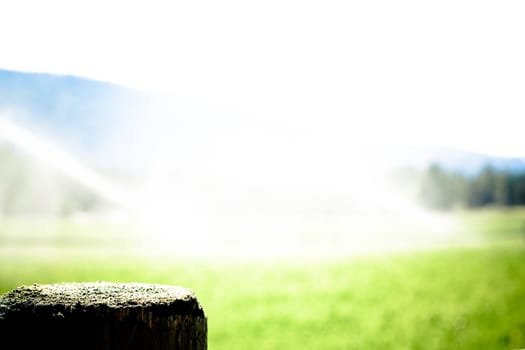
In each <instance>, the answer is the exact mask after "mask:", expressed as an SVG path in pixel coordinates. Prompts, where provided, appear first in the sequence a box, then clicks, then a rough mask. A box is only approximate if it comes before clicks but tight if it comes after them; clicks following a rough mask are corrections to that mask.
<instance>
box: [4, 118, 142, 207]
mask: <svg viewBox="0 0 525 350" xmlns="http://www.w3.org/2000/svg"><path fill="white" fill-rule="evenodd" d="M0 140H4V141H6V142H8V143H10V144H12V145H13V146H15V147H17V148H18V149H20V150H22V151H23V152H25V153H26V154H29V155H30V156H32V157H34V158H36V159H39V160H44V161H45V162H46V163H47V164H48V165H50V166H52V167H53V168H55V169H56V170H57V171H59V172H60V173H61V174H63V175H65V176H67V177H69V178H70V179H72V180H74V181H76V182H78V183H80V184H82V185H83V186H85V187H87V188H88V189H90V190H91V191H93V192H94V193H96V194H98V195H100V196H101V197H103V198H105V199H107V200H109V201H110V202H112V203H114V204H116V205H118V206H119V207H121V208H124V209H126V210H130V211H133V212H136V211H137V210H138V209H139V206H138V203H137V200H136V199H135V198H133V197H132V196H130V195H129V194H128V192H127V191H124V190H123V189H122V188H120V187H119V186H117V185H116V184H114V183H112V182H111V181H109V180H108V179H106V178H105V177H103V176H101V175H100V174H98V173H97V172H95V171H94V170H92V169H91V168H89V167H88V166H86V165H84V164H83V163H82V162H80V161H78V160H77V159H75V158H74V157H73V156H71V155H69V154H68V153H66V152H65V151H63V150H62V149H61V148H60V147H59V146H57V145H55V144H54V143H52V142H51V141H49V140H46V139H44V138H43V137H40V136H37V135H36V134H34V133H32V132H31V131H29V130H27V129H26V128H24V127H22V126H19V125H17V124H16V123H14V122H12V121H11V120H9V119H8V118H6V117H3V116H0Z"/></svg>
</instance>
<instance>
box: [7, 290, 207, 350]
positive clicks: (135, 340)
mask: <svg viewBox="0 0 525 350" xmlns="http://www.w3.org/2000/svg"><path fill="white" fill-rule="evenodd" d="M206 333H207V326H206V316H205V314H204V311H203V309H202V307H201V305H200V304H199V302H198V300H197V298H196V296H195V294H194V293H193V291H191V290H190V289H187V288H183V287H177V286H167V285H159V284H143V283H109V282H93V283H58V284H47V285H37V284H34V285H31V286H21V287H18V288H16V289H14V290H12V291H10V292H8V293H6V294H4V295H2V296H0V337H2V338H8V340H9V339H11V340H12V341H15V342H16V343H18V344H19V345H21V346H22V347H23V348H32V347H33V346H44V345H45V346H51V347H52V348H54V349H72V348H76V349H153V350H156V349H199V350H200V349H206V343H207V341H206Z"/></svg>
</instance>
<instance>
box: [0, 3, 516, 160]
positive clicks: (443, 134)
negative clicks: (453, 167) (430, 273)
mask: <svg viewBox="0 0 525 350" xmlns="http://www.w3.org/2000/svg"><path fill="white" fill-rule="evenodd" d="M523 18H525V2H523V1H505V2H502V1H458V0H454V1H433V2H429V1H421V0H419V1H356V2H350V1H341V2H336V1H315V2H314V1H286V0H279V1H272V0H265V1H258V2H255V1H185V2H182V1H179V2H174V1H151V0H149V1H112V2H110V1H98V0H97V1H93V0H91V1H57V0H51V1H26V0H22V1H8V2H3V3H2V5H0V45H1V54H0V67H1V68H5V69H13V70H24V71H42V72H51V73H63V74H64V73H65V74H75V75H79V76H83V77H89V78H94V79H100V80H103V81H111V82H116V83H120V84H124V85H128V86H133V87H139V88H142V89H148V90H155V91H166V92H170V93H174V94H176V95H178V96H187V97H190V98H192V99H194V100H196V101H202V102H203V103H206V104H211V105H213V104H217V105H221V108H222V107H226V108H232V109H234V110H235V111H237V112H238V113H239V114H240V115H242V116H245V118H247V120H250V118H257V119H259V118H262V119H271V120H273V121H274V122H278V123H280V122H283V123H286V124H287V125H297V126H300V127H302V128H307V129H312V130H315V131H316V132H318V135H324V137H325V138H326V140H329V139H330V138H333V137H336V138H338V137H339V138H346V139H348V140H352V141H351V142H355V143H356V144H359V143H360V142H362V141H364V140H383V141H393V142H398V143H408V144H423V145H445V146H454V147H460V148H464V149H469V150H475V151H480V152H487V153H492V154H498V155H508V156H525V142H524V141H523V130H525V128H524V127H525V102H524V101H525V99H524V96H525V64H524V63H523V62H525V45H524V43H525V21H524V20H523Z"/></svg>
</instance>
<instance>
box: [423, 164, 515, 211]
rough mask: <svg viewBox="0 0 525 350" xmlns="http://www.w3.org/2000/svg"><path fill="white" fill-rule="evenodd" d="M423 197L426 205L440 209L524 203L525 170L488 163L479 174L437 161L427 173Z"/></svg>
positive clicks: (425, 174) (424, 175) (424, 178)
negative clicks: (498, 166)
mask: <svg viewBox="0 0 525 350" xmlns="http://www.w3.org/2000/svg"><path fill="white" fill-rule="evenodd" d="M420 199H421V201H422V202H423V204H424V205H425V206H427V207H429V208H432V209H440V210H447V209H452V208H455V207H464V208H479V207H483V206H488V205H497V206H513V205H524V204H525V170H524V171H522V172H511V171H505V170H497V169H494V168H492V167H490V166H487V167H485V168H484V169H483V170H481V171H480V172H478V173H477V174H475V175H464V174H461V173H459V172H454V171H449V170H446V169H444V168H443V167H441V166H439V165H438V164H433V165H431V166H430V167H429V168H428V169H427V170H426V171H425V173H424V174H423V177H422V180H421V187H420Z"/></svg>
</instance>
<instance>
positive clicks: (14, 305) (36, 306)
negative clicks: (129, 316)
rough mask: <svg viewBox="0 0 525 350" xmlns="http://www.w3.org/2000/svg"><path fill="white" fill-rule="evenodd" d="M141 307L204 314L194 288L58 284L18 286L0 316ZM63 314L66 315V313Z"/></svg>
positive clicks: (0, 305) (1, 300)
mask: <svg viewBox="0 0 525 350" xmlns="http://www.w3.org/2000/svg"><path fill="white" fill-rule="evenodd" d="M127 308H133V309H136V308H141V309H144V310H147V311H155V310H156V311H159V312H162V313H163V314H167V313H172V314H178V315H181V314H192V315H194V316H204V312H203V310H202V307H201V306H200V304H199V303H198V301H197V298H196V297H195V294H194V293H193V291H192V290H190V289H187V288H183V287H178V286H166V285H159V284H144V283H109V282H92V283H57V284H45V285H38V284H34V285H32V286H21V287H18V288H16V289H14V290H12V291H10V292H8V293H6V294H4V295H2V296H1V297H0V319H1V318H5V317H8V316H9V314H12V313H15V312H16V313H18V314H20V313H24V312H36V311H38V310H42V311H43V310H44V309H47V310H49V311H51V312H52V311H53V310H52V309H56V311H57V312H62V311H66V312H67V311H69V312H74V311H76V312H78V311H81V312H85V311H86V310H94V309H127ZM62 316H65V315H64V313H63V312H62Z"/></svg>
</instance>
